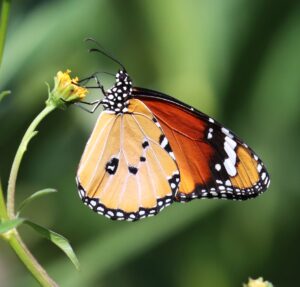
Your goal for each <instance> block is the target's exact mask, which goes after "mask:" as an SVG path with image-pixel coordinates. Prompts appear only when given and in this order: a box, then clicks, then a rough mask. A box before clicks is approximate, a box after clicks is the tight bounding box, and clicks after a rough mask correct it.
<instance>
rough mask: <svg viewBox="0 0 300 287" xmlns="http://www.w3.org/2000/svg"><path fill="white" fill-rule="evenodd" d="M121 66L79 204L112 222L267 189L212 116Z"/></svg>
mask: <svg viewBox="0 0 300 287" xmlns="http://www.w3.org/2000/svg"><path fill="white" fill-rule="evenodd" d="M91 51H98V52H101V53H103V54H105V55H106V56H108V57H110V58H111V59H113V60H114V61H115V62H117V63H118V64H120V65H121V67H122V68H121V69H120V70H119V71H118V73H117V74H116V75H115V83H114V85H113V86H112V87H111V88H110V89H107V90H105V89H104V87H103V86H102V85H101V84H100V82H99V80H98V79H97V78H96V80H97V83H98V86H97V88H99V89H101V91H102V93H103V94H104V98H103V99H102V100H98V101H96V102H93V103H86V104H91V105H94V107H93V110H92V111H91V112H93V111H95V110H96V108H98V107H99V106H100V105H101V106H102V107H103V111H102V112H101V113H100V115H99V118H98V120H97V122H96V125H95V127H94V130H93V132H92V134H91V136H90V138H89V140H88V142H87V145H86V147H85V150H84V153H83V155H82V158H81V160H80V164H79V167H78V171H77V176H76V182H77V187H78V192H79V196H80V197H81V199H82V201H83V202H84V203H85V204H86V205H87V206H88V207H90V208H91V209H92V210H93V211H95V212H97V213H98V214H101V215H104V216H106V217H108V218H110V219H113V220H127V221H136V220H139V219H142V218H145V217H149V216H154V215H156V214H157V213H159V212H160V211H161V210H162V209H164V208H165V207H166V206H169V205H171V204H172V203H173V202H188V201H191V200H193V199H196V198H199V199H201V198H219V199H232V200H246V199H250V198H254V197H256V196H257V195H259V194H260V193H262V192H263V191H265V190H266V189H267V188H268V186H269V184H270V177H269V175H268V172H267V170H266V167H265V165H264V164H263V162H262V161H261V160H260V159H259V158H258V156H257V155H256V154H255V153H254V151H253V150H252V149H251V148H250V147H248V145H246V144H245V143H244V142H243V141H242V140H241V139H240V138H239V137H237V136H236V135H235V134H234V133H233V132H232V131H230V130H229V129H227V128H225V127H224V126H223V125H221V124H220V123H218V122H217V121H216V120H215V119H213V118H212V117H209V116H207V115H205V114H204V113H202V112H200V111H198V110H197V109H195V108H193V107H191V106H189V105H187V104H185V103H183V102H181V101H179V100H177V99H175V98H173V97H170V96H168V95H165V94H163V93H161V92H156V91H152V90H148V89H144V88H139V87H134V86H133V85H132V80H131V78H130V76H129V75H128V73H127V71H126V69H125V68H124V66H123V65H122V64H121V63H120V62H119V61H117V60H116V59H114V58H112V57H111V56H109V55H107V54H106V53H104V52H103V51H101V50H99V49H91Z"/></svg>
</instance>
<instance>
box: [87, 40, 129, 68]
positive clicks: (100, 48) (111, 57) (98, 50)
mask: <svg viewBox="0 0 300 287" xmlns="http://www.w3.org/2000/svg"><path fill="white" fill-rule="evenodd" d="M85 41H86V42H88V41H89V42H93V43H95V44H96V45H97V46H98V47H99V48H91V49H89V52H98V53H101V54H102V55H104V56H106V57H107V58H109V59H111V60H112V61H114V62H115V63H117V64H118V65H120V66H121V67H122V69H123V70H124V71H126V69H125V67H124V65H123V64H122V63H121V62H120V61H118V60H117V59H116V58H114V57H113V56H111V55H110V54H109V53H107V52H106V51H105V50H104V48H103V47H102V46H101V45H100V43H99V42H97V41H96V40H95V39H93V38H87V39H85Z"/></svg>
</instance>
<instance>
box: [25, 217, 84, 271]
mask: <svg viewBox="0 0 300 287" xmlns="http://www.w3.org/2000/svg"><path fill="white" fill-rule="evenodd" d="M24 223H26V224H27V225H29V226H30V227H32V228H33V229H34V230H35V231H36V232H38V233H39V234H40V235H41V236H43V237H45V238H46V239H48V240H50V241H51V242H52V243H54V244H55V245H56V246H57V247H58V248H60V249H61V250H62V251H63V252H64V253H65V254H66V255H67V256H68V257H69V259H70V260H71V262H72V263H73V264H74V266H75V267H76V269H77V270H79V261H78V259H77V257H76V255H75V253H74V251H73V248H72V247H71V245H70V243H69V241H68V239H66V238H65V237H63V236H62V235H60V234H58V233H56V232H54V231H52V230H50V229H47V228H45V227H43V226H40V225H38V224H36V223H33V222H32V221H29V220H26V221H25V222H24Z"/></svg>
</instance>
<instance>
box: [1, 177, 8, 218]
mask: <svg viewBox="0 0 300 287" xmlns="http://www.w3.org/2000/svg"><path fill="white" fill-rule="evenodd" d="M1 219H8V215H7V210H6V205H5V202H4V196H3V189H2V184H1V180H0V220H1Z"/></svg>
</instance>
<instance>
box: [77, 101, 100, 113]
mask: <svg viewBox="0 0 300 287" xmlns="http://www.w3.org/2000/svg"><path fill="white" fill-rule="evenodd" d="M101 103H102V101H101V100H96V101H93V102H83V101H80V102H78V103H75V105H76V106H78V107H79V108H81V109H82V110H84V111H86V112H88V113H90V114H93V113H94V112H95V111H96V110H97V108H98V107H99V106H100V105H101ZM82 104H85V105H89V106H93V107H92V109H90V110H89V109H88V108H86V107H84V106H82Z"/></svg>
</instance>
